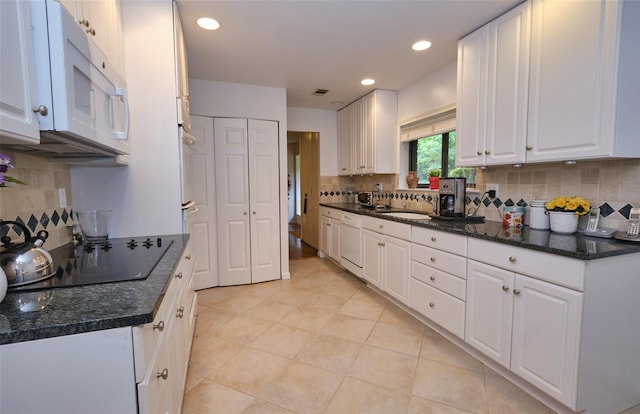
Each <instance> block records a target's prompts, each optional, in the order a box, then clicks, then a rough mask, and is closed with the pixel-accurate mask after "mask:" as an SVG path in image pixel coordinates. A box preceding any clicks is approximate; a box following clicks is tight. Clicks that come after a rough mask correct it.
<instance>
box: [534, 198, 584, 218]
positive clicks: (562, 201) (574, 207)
mask: <svg viewBox="0 0 640 414" xmlns="http://www.w3.org/2000/svg"><path fill="white" fill-rule="evenodd" d="M544 206H545V208H546V209H547V211H562V212H566V213H576V214H577V215H579V216H584V215H585V214H587V213H588V212H589V210H590V209H591V204H589V202H588V201H587V200H585V199H584V198H582V197H579V196H574V197H565V196H558V197H556V198H553V199H551V200H549V201H547V202H546V204H545V205H544Z"/></svg>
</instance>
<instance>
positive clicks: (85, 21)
mask: <svg viewBox="0 0 640 414" xmlns="http://www.w3.org/2000/svg"><path fill="white" fill-rule="evenodd" d="M78 23H79V24H80V25H81V26H84V27H89V20H87V19H82V20H78Z"/></svg>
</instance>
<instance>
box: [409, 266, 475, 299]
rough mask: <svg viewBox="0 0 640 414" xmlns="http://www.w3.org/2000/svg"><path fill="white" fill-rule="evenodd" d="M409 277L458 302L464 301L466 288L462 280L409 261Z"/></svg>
mask: <svg viewBox="0 0 640 414" xmlns="http://www.w3.org/2000/svg"><path fill="white" fill-rule="evenodd" d="M411 277H413V278H414V279H418V280H419V281H421V282H424V283H426V284H427V285H429V286H432V287H435V288H436V289H440V290H441V291H443V292H445V293H448V294H450V295H451V296H455V297H456V298H458V299H460V300H466V297H467V296H466V293H467V286H466V282H465V281H464V279H461V278H459V277H456V276H453V275H450V274H449V273H446V272H443V271H441V270H438V269H434V268H433V267H431V266H427V265H424V264H422V263H418V262H416V261H415V260H412V261H411Z"/></svg>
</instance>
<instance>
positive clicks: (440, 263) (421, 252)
mask: <svg viewBox="0 0 640 414" xmlns="http://www.w3.org/2000/svg"><path fill="white" fill-rule="evenodd" d="M411 259H412V260H415V261H416V262H419V263H422V264H425V265H427V266H430V267H434V268H436V269H439V270H442V271H445V272H447V273H451V274H452V275H454V276H458V277H461V278H463V279H466V278H467V259H465V258H464V257H460V256H456V255H455V254H451V253H447V252H443V251H441V250H437V249H431V248H429V247H424V246H420V245H419V244H412V245H411Z"/></svg>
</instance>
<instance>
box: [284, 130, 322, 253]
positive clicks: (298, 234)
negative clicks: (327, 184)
mask: <svg viewBox="0 0 640 414" xmlns="http://www.w3.org/2000/svg"><path fill="white" fill-rule="evenodd" d="M287 183H288V192H287V198H288V208H287V210H288V215H287V219H288V225H289V250H290V258H292V257H295V256H299V255H300V254H302V253H301V252H300V253H299V252H298V251H297V250H304V251H305V254H309V251H308V250H309V249H308V248H310V249H311V250H313V251H314V252H313V254H314V255H315V254H316V253H317V249H318V247H319V245H320V240H319V232H320V230H319V225H320V223H319V220H320V214H319V203H320V133H318V132H309V131H287ZM292 249H293V252H292Z"/></svg>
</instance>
